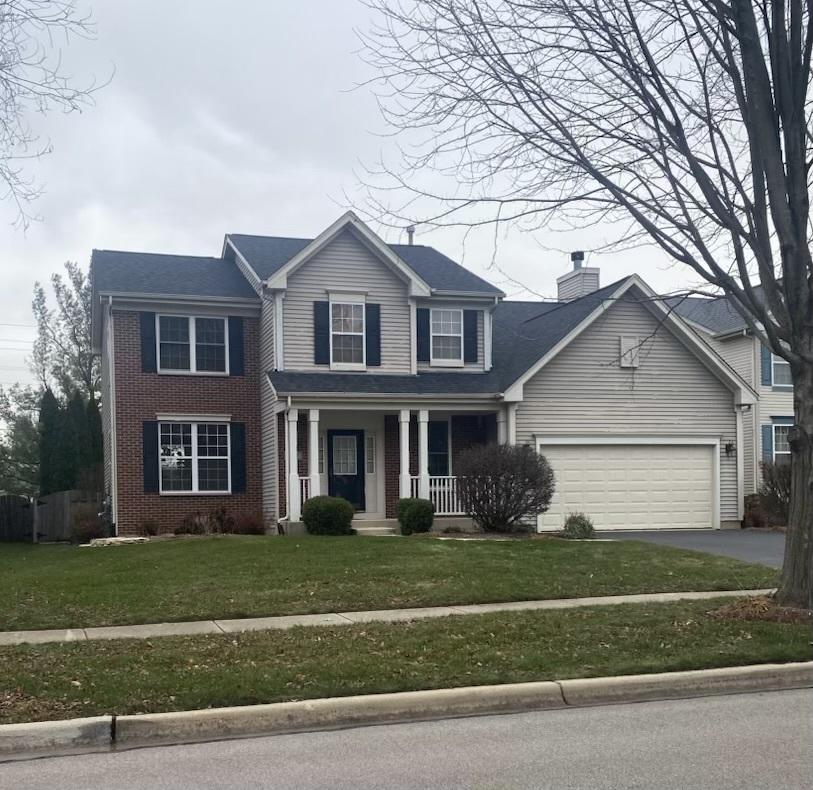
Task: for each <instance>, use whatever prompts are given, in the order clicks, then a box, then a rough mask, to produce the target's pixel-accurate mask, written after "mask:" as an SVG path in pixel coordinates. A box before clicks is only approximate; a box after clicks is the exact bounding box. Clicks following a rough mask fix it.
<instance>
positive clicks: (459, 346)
mask: <svg viewBox="0 0 813 790" xmlns="http://www.w3.org/2000/svg"><path fill="white" fill-rule="evenodd" d="M431 332H432V339H431V343H432V345H431V362H432V363H433V364H441V365H462V364H463V311H462V310H438V309H433V310H432V312H431Z"/></svg>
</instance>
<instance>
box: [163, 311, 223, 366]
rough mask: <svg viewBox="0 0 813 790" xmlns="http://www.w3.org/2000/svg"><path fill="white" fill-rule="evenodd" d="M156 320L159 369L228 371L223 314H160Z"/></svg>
mask: <svg viewBox="0 0 813 790" xmlns="http://www.w3.org/2000/svg"><path fill="white" fill-rule="evenodd" d="M156 320H157V322H158V332H157V335H158V370H159V371H160V372H162V373H180V372H188V373H228V372H229V371H228V347H227V344H228V333H227V331H226V319H225V318H202V317H197V318H195V317H192V316H185V315H159V316H157V318H156Z"/></svg>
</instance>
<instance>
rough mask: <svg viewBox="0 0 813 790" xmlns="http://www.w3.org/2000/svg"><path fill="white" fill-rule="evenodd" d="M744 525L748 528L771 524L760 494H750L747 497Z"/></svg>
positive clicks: (761, 527)
mask: <svg viewBox="0 0 813 790" xmlns="http://www.w3.org/2000/svg"><path fill="white" fill-rule="evenodd" d="M742 525H743V526H744V527H746V528H747V529H764V528H765V527H768V526H770V522H769V520H768V514H767V513H766V512H765V508H764V507H763V506H762V497H761V496H760V495H759V494H749V495H748V496H746V497H745V510H744V512H743V518H742Z"/></svg>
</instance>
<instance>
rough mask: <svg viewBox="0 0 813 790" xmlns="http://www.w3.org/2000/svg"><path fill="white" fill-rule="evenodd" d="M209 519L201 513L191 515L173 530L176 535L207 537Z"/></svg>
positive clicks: (185, 517)
mask: <svg viewBox="0 0 813 790" xmlns="http://www.w3.org/2000/svg"><path fill="white" fill-rule="evenodd" d="M208 522H209V519H208V517H207V516H205V515H202V514H201V513H189V514H188V515H186V516H184V517H183V519H182V520H181V523H180V524H178V526H177V527H175V529H174V530H173V532H174V533H175V534H176V535H205V534H206V532H207V531H208V529H207V527H208Z"/></svg>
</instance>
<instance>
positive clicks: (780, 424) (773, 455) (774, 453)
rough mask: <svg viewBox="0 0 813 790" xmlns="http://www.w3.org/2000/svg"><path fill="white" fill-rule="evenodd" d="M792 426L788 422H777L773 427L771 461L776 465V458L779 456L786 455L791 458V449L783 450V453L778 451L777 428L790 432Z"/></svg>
mask: <svg viewBox="0 0 813 790" xmlns="http://www.w3.org/2000/svg"><path fill="white" fill-rule="evenodd" d="M791 427H792V426H791V424H790V423H787V422H775V423H773V424H772V425H771V460H772V461H773V462H774V463H776V456H777V455H786V456H788V458H790V455H791V452H790V447H788V449H787V450H782V451H781V452H777V451H776V429H777V428H787V429H788V430H790V428H791Z"/></svg>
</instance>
